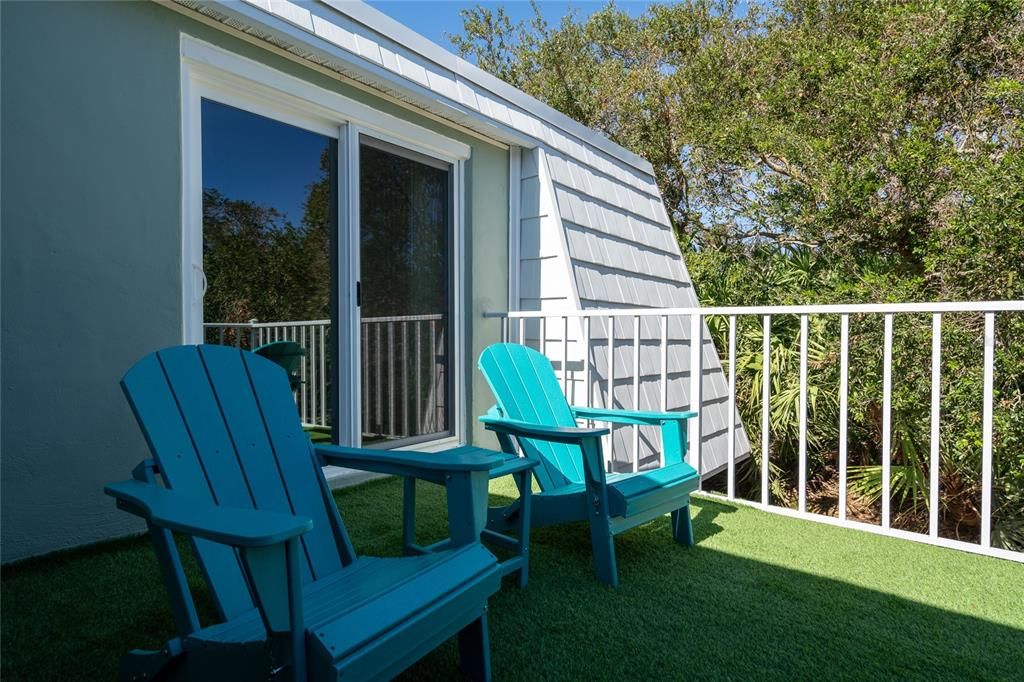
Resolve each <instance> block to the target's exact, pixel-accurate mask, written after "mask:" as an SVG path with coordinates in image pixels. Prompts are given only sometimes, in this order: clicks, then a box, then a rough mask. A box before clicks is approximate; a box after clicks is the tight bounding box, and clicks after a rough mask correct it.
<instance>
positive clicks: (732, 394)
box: [726, 315, 736, 499]
mask: <svg viewBox="0 0 1024 682" xmlns="http://www.w3.org/2000/svg"><path fill="white" fill-rule="evenodd" d="M726 409H728V410H729V415H728V427H727V428H728V430H729V441H728V444H727V446H726V447H727V453H726V455H727V457H728V460H729V473H728V479H727V481H726V494H727V495H728V496H729V499H732V498H734V497H736V316H735V315H730V316H729V404H728V407H727V408H726Z"/></svg>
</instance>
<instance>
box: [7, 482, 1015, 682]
mask: <svg viewBox="0 0 1024 682" xmlns="http://www.w3.org/2000/svg"><path fill="white" fill-rule="evenodd" d="M400 491H401V486H400V485H399V482H398V481H396V480H394V479H387V480H382V481H374V482H371V483H366V484H364V485H362V486H359V487H357V488H350V489H346V490H342V491H339V492H338V493H337V494H336V497H337V500H338V503H339V505H340V507H341V510H342V515H343V517H344V519H345V521H346V523H347V525H348V528H349V531H350V534H351V535H352V538H353V541H354V542H355V544H356V548H357V550H358V551H360V552H361V553H368V554H395V553H396V551H397V549H398V547H399V538H400V520H399V515H398V514H397V509H398V508H399V506H400V494H401V492H400ZM491 492H492V496H495V497H505V496H506V495H509V494H510V490H509V489H507V488H504V487H501V486H500V485H498V486H494V487H492V490H491ZM418 499H419V504H420V507H419V509H420V521H421V523H420V532H421V535H422V537H421V538H420V539H430V538H431V537H440V536H441V535H442V534H443V532H444V528H445V523H446V521H445V517H444V498H443V491H442V490H441V489H440V488H437V487H434V486H429V485H423V486H421V490H420V491H419V494H418ZM693 506H694V533H695V535H696V538H697V545H696V546H695V547H692V548H690V549H684V548H681V547H679V546H677V545H675V544H674V543H673V542H672V540H671V537H670V533H669V527H668V519H667V517H666V518H664V519H660V520H657V521H654V522H651V523H649V524H647V525H645V526H642V527H640V528H637V529H634V530H632V531H630V532H628V533H625V534H623V535H620V536H619V537H618V538H617V539H616V550H617V553H618V559H619V571H620V578H621V581H622V584H621V586H620V587H619V588H618V589H615V590H612V589H609V588H607V587H603V586H601V585H599V584H598V583H597V582H596V581H595V580H594V578H593V571H592V566H591V560H590V559H591V558H590V548H589V534H588V532H587V529H586V527H585V526H582V525H579V524H577V525H572V526H565V527H559V528H548V529H541V530H538V531H535V533H534V541H533V543H532V549H531V555H532V556H531V569H530V570H531V576H530V585H529V587H528V588H527V589H525V590H519V589H517V588H516V587H515V586H514V585H513V583H512V582H511V581H506V583H505V585H504V587H503V589H502V591H501V592H500V593H498V594H497V595H496V596H495V597H493V598H492V599H491V602H490V611H489V613H490V616H489V617H490V632H491V642H492V645H491V651H492V659H493V667H494V677H495V679H497V680H501V679H506V680H507V679H523V680H542V679H547V680H561V679H564V680H576V679H580V680H584V679H586V680H598V679H608V680H620V679H637V680H656V679H664V680H680V679H689V678H696V679H735V680H750V679H787V680H790V679H842V678H848V679H880V678H918V679H927V680H937V679H949V680H957V679H1024V565H1021V564H1015V563H1011V562H1008V561H1004V560H999V559H990V558H986V557H980V556H974V555H969V554H965V553H960V552H956V551H953V550H948V549H942V548H937V547H931V546H927V545H921V544H917V543H911V542H907V541H903V540H897V539H893V538H887V537H882V536H876V535H872V534H867V533H863V532H858V531H854V530H847V529H842V528H836V527H832V526H827V525H822V524H815V523H811V522H807V521H801V520H797V519H791V518H786V517H781V516H777V515H773V514H768V513H765V512H762V511H759V510H757V509H752V508H748V507H737V506H733V505H730V504H725V503H721V502H717V501H712V500H707V499H701V500H695V501H694V503H693ZM190 572H191V574H192V576H193V577H194V576H195V575H196V571H195V569H194V566H193V567H191V568H190ZM2 588H3V591H2V605H0V627H2V633H0V634H2V651H0V675H2V677H3V679H4V680H5V682H15V681H17V680H56V679H112V678H113V677H114V676H115V675H116V671H117V662H118V659H119V657H120V656H121V655H122V654H123V653H125V652H126V651H127V650H128V649H130V648H137V647H141V648H155V647H158V646H160V645H161V643H162V641H163V640H164V639H166V638H168V637H170V636H172V634H173V632H172V624H171V620H170V616H169V613H168V610H167V607H166V598H165V596H164V592H163V588H162V585H161V583H160V579H159V574H158V571H157V566H156V561H155V559H154V557H153V554H152V551H151V549H150V546H149V545H148V542H147V541H146V540H145V539H144V538H134V539H129V540H121V541H116V542H113V543H106V544H103V545H97V546H93V547H89V548H85V549H80V550H74V551H71V552H64V553H60V554H55V555H50V556H48V557H43V558H39V559H32V560H29V561H26V562H21V563H20V564H16V565H11V566H6V567H4V568H3V569H2ZM199 606H200V610H201V611H203V612H205V613H206V614H209V613H210V609H209V603H208V600H206V599H200V604H199ZM455 655H456V653H455V646H454V643H453V642H449V643H448V644H446V645H445V646H443V647H441V648H440V649H438V650H437V651H435V652H434V653H432V654H430V655H428V656H427V657H426V658H424V659H423V660H421V661H420V662H419V663H418V664H416V665H415V666H414V667H413V668H411V669H410V670H409V671H407V672H406V673H405V675H404V678H406V679H434V678H437V679H452V678H453V677H455V669H456V667H455V666H456V661H455Z"/></svg>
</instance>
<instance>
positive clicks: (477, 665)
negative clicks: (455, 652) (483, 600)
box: [459, 607, 491, 682]
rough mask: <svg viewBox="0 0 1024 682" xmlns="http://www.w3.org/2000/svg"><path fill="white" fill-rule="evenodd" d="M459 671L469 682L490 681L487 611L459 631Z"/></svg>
mask: <svg viewBox="0 0 1024 682" xmlns="http://www.w3.org/2000/svg"><path fill="white" fill-rule="evenodd" d="M485 608H486V607H485ZM459 669H460V670H462V673H463V674H464V675H465V676H466V677H468V678H469V679H471V680H477V681H479V682H489V681H490V679H491V638H490V635H488V634H487V611H484V613H483V615H481V616H480V617H479V618H477V619H476V620H474V621H473V622H472V623H470V624H469V625H467V626H466V627H464V628H463V629H462V630H460V631H459Z"/></svg>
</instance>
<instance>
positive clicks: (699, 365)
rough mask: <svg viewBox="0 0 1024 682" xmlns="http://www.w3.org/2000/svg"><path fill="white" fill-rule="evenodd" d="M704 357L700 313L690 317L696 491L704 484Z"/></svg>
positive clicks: (691, 398)
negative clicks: (694, 411)
mask: <svg viewBox="0 0 1024 682" xmlns="http://www.w3.org/2000/svg"><path fill="white" fill-rule="evenodd" d="M703 356H704V325H703V317H702V316H701V314H700V313H694V314H692V315H690V409H691V410H696V411H697V416H696V417H694V418H693V419H692V420H691V425H692V427H693V429H692V431H690V452H691V453H692V454H691V457H692V459H691V460H690V461H691V463H692V465H693V468H694V469H696V470H697V489H698V490H700V489H701V488H702V487H703V484H704V472H703V470H702V467H701V436H702V430H703V429H702V428H701V427H702V425H703V423H704V418H703V412H704V410H703V406H702V405H701V403H702V394H701V388H702V384H703V378H704V377H703V376H702V373H703V362H702V359H703Z"/></svg>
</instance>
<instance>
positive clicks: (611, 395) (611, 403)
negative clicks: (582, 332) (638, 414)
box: [605, 315, 615, 468]
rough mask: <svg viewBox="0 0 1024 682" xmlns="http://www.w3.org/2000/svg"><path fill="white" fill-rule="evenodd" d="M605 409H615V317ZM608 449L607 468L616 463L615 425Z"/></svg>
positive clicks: (611, 320)
mask: <svg viewBox="0 0 1024 682" xmlns="http://www.w3.org/2000/svg"><path fill="white" fill-rule="evenodd" d="M605 407H607V408H608V409H609V410H614V409H615V316H614V315H609V316H608V398H607V400H606V401H605ZM605 437H606V438H607V439H608V447H607V448H605V453H606V454H605V457H606V458H607V460H608V461H607V462H606V464H605V467H606V468H607V467H608V465H609V464H611V463H612V462H614V461H615V457H614V453H615V425H614V424H609V429H608V435H607V436H605Z"/></svg>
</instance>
